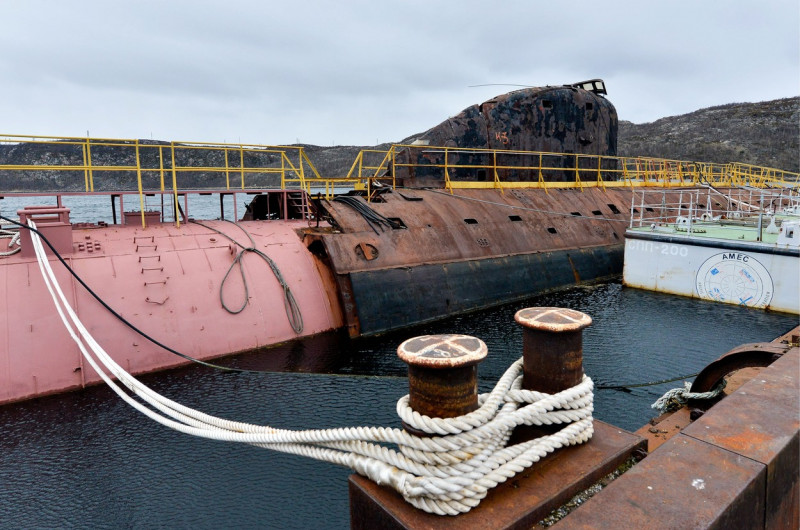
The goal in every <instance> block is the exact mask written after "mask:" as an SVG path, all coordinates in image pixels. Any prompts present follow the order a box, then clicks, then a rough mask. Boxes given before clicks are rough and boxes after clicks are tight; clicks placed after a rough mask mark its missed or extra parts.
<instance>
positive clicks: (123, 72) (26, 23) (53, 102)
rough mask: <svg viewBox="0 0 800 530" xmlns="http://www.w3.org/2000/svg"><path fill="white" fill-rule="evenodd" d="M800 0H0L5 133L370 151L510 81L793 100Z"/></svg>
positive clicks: (636, 94) (645, 101) (636, 114)
mask: <svg viewBox="0 0 800 530" xmlns="http://www.w3.org/2000/svg"><path fill="white" fill-rule="evenodd" d="M799 28H800V5H799V4H798V1H797V0H753V1H744V0H727V1H712V0H672V1H664V0H662V1H658V2H656V1H648V0H639V1H629V2H623V1H618V0H602V1H597V0H595V1H586V2H584V1H580V0H579V1H571V2H553V1H549V2H536V1H533V0H530V1H524V2H523V1H513V0H512V1H505V2H497V1H496V2H490V1H487V0H484V1H481V2H478V1H473V0H460V1H452V2H437V1H435V0H428V1H425V2H423V1H416V0H412V1H405V2H400V1H380V0H373V1H363V2H362V1H357V2H356V1H339V2H323V1H314V2H311V1H302V0H295V1H283V2H270V1H260V0H252V1H251V0H226V1H224V2H223V1H218V2H212V1H205V0H191V1H184V0H180V1H175V0H173V1H169V0H159V1H150V0H137V1H124V2H123V1H112V0H86V1H79V0H71V1H66V0H52V1H46V0H0V50H2V51H0V80H1V82H2V84H0V90H1V91H2V97H0V124H2V125H0V133H2V134H26V135H28V134H36V135H54V136H85V135H86V134H87V131H88V132H89V134H90V135H91V136H94V137H106V138H151V137H152V138H155V139H161V140H191V141H208V142H222V141H227V142H234V143H238V142H244V143H266V144H288V143H295V142H298V141H299V142H303V143H311V144H318V145H333V144H336V145H372V144H375V143H378V142H389V141H399V140H401V139H403V138H405V137H407V136H410V135H412V134H414V133H417V132H422V131H424V130H426V129H428V128H430V127H431V126H433V125H436V124H437V123H439V122H441V121H443V120H444V119H446V118H447V117H448V116H452V115H455V114H457V113H458V112H460V111H461V110H462V109H464V108H465V107H468V106H469V105H471V104H473V103H480V102H482V101H485V100H487V99H490V98H491V97H492V96H494V95H496V94H500V93H504V92H508V91H510V90H513V89H514V88H515V87H513V86H483V87H476V88H473V87H471V85H483V84H489V83H497V84H501V83H510V84H522V85H534V86H544V85H561V84H565V83H573V82H577V81H582V80H585V79H591V78H596V77H599V78H603V79H604V80H605V81H606V86H607V89H608V91H609V95H608V97H609V99H610V100H611V101H612V102H613V103H614V105H615V106H616V108H617V113H618V115H619V118H620V119H623V120H629V121H633V122H635V123H644V122H649V121H654V120H656V119H658V118H662V117H665V116H672V115H677V114H683V113H686V112H691V111H693V110H697V109H699V108H703V107H709V106H713V105H721V104H724V103H731V102H745V101H748V102H754V101H764V100H770V99H776V98H783V97H790V96H797V95H798V94H800V34H799V33H800V29H799Z"/></svg>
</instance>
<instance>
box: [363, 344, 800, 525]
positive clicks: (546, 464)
mask: <svg viewBox="0 0 800 530" xmlns="http://www.w3.org/2000/svg"><path fill="white" fill-rule="evenodd" d="M596 423H597V426H596V427H597V429H596V433H595V437H594V438H593V439H592V440H591V441H590V442H589V443H587V444H585V445H584V446H577V447H570V448H567V449H562V450H560V451H557V452H556V453H555V454H553V455H550V456H549V457H548V458H546V459H544V460H542V461H541V462H539V463H537V464H535V465H534V466H533V467H532V468H531V469H530V470H528V471H527V472H526V473H524V474H523V475H524V477H516V478H515V479H514V480H512V481H509V482H508V483H505V484H501V485H500V486H498V488H496V489H497V490H498V491H493V492H490V494H489V496H488V497H487V498H486V500H485V503H487V504H486V506H484V505H483V504H484V503H482V504H481V506H479V507H478V508H476V509H475V510H473V512H475V513H473V512H469V513H468V514H464V515H461V516H458V517H442V516H432V515H430V514H424V513H422V512H419V511H416V510H414V509H413V508H411V507H409V506H408V505H405V504H404V503H403V501H402V499H400V498H399V496H397V495H396V494H394V492H392V491H387V490H385V489H384V488H382V487H380V486H377V485H375V484H373V483H371V482H369V481H368V480H366V479H363V478H362V477H359V476H357V475H353V476H351V478H350V495H351V518H352V520H351V523H352V526H353V527H354V528H362V527H363V528H366V526H364V523H365V522H368V521H371V522H376V521H380V522H381V526H382V527H386V528H531V527H537V528H538V526H534V525H535V522H536V521H538V520H540V519H541V518H542V517H538V515H537V517H536V518H535V519H532V518H531V516H533V515H534V513H536V514H542V513H544V514H545V515H546V514H547V513H548V512H549V510H550V509H553V508H555V507H557V506H558V505H560V504H561V503H558V504H553V502H552V500H553V499H552V497H551V495H556V496H561V497H562V498H563V493H569V494H570V495H571V494H574V493H575V492H576V490H575V488H574V487H571V486H568V485H567V484H565V483H567V482H570V481H571V480H572V478H573V475H574V474H575V473H582V474H584V475H585V476H584V480H583V481H581V482H580V484H581V487H583V488H585V487H588V485H589V484H591V483H593V481H596V480H598V479H599V478H600V477H601V476H603V474H605V473H607V472H609V471H610V470H611V469H613V466H609V465H608V464H609V463H612V462H620V461H621V460H623V459H624V457H625V455H630V454H631V452H632V451H635V450H637V449H638V450H641V449H643V447H644V446H643V445H642V442H643V440H642V439H641V438H639V437H638V436H636V435H634V434H631V433H627V432H625V431H622V430H620V429H616V428H613V427H611V426H609V425H606V424H604V423H602V422H596ZM598 444H599V445H598ZM586 451H589V452H590V453H597V454H591V455H586V454H581V455H580V456H579V455H578V453H585V452H586ZM601 455H602V456H601ZM575 457H578V458H577V459H576V458H575ZM587 459H588V460H594V464H592V465H589V466H588V467H587V466H586V465H587V464H588V462H586V460H587ZM570 461H574V462H576V463H575V464H574V465H572V464H570ZM578 461H582V463H581V464H577V462H578ZM563 466H566V467H563ZM575 466H577V467H578V468H576V469H573V468H575ZM799 469H800V348H798V347H792V348H790V349H789V350H788V351H787V353H785V354H784V355H783V356H782V357H781V358H780V359H778V360H777V361H775V362H774V363H772V364H771V365H770V366H769V367H767V368H765V369H763V370H762V371H761V372H760V373H758V374H757V375H756V376H755V377H754V378H753V379H751V380H750V381H748V382H747V383H745V384H744V385H742V387H741V388H739V389H738V390H737V391H735V392H733V393H732V394H731V395H729V396H728V397H726V398H725V399H723V400H722V401H721V402H720V403H718V404H716V405H715V406H714V407H712V408H711V409H710V410H709V411H708V412H706V413H705V414H704V415H703V416H702V417H701V418H699V419H698V420H696V421H695V422H694V423H692V424H691V425H689V426H688V427H687V428H686V429H685V430H684V431H682V432H681V433H679V434H677V435H675V436H673V437H672V438H671V439H670V440H669V441H667V442H666V443H664V444H663V445H661V446H660V447H659V448H658V449H656V450H655V451H653V452H652V453H650V455H648V456H647V457H646V458H644V460H642V461H641V462H639V463H638V464H637V465H635V466H633V467H632V468H631V469H630V470H629V471H627V472H626V473H624V474H623V475H622V476H620V477H619V478H618V479H616V480H614V481H613V482H612V483H610V484H609V485H608V486H607V487H605V488H604V489H603V490H601V491H600V492H599V493H598V494H596V495H595V496H594V497H592V498H591V499H589V500H588V501H587V502H586V503H584V504H583V505H581V506H579V507H578V508H577V509H575V510H574V511H573V512H572V513H570V514H569V515H567V516H566V517H565V518H563V519H562V520H560V521H559V522H557V523H556V524H555V525H554V526H556V527H557V528H559V529H562V528H563V529H572V528H580V529H586V528H598V529H605V528H612V527H613V528H615V529H617V530H620V529H627V528H630V529H634V528H635V529H642V528H674V529H684V528H726V529H727V528H748V529H750V528H766V529H787V528H798V520H799V519H800V486H798V482H799V473H798V470H799ZM588 475H591V477H589V476H588ZM554 476H555V477H558V479H557V480H552V478H553V477H554ZM548 477H549V478H548ZM587 480H588V482H587ZM531 481H532V482H531ZM527 482H531V484H530V486H531V487H529V485H527ZM533 486H535V487H533ZM559 489H564V490H568V491H564V492H561V491H559ZM493 493H494V494H493ZM548 498H549V499H550V500H548ZM567 498H568V497H567ZM354 499H355V500H357V501H358V502H356V503H355V504H354V503H353V500H354ZM376 503H377V504H376ZM364 510H368V512H370V513H366V512H365V511H364ZM498 510H500V511H498ZM409 512H412V513H409Z"/></svg>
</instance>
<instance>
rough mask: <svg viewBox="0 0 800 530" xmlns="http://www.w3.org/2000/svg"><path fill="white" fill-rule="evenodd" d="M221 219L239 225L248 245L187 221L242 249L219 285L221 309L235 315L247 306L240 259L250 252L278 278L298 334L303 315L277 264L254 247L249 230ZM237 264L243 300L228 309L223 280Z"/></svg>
mask: <svg viewBox="0 0 800 530" xmlns="http://www.w3.org/2000/svg"><path fill="white" fill-rule="evenodd" d="M223 221H227V222H228V223H231V224H233V225H234V226H237V227H239V229H240V230H241V231H242V232H244V233H245V235H246V236H247V237H248V239H250V246H249V247H246V246H244V245H242V244H241V243H239V242H238V241H236V240H235V239H234V238H232V237H231V236H229V235H228V234H226V233H225V232H223V231H221V230H217V229H216V228H214V227H213V226H209V225H207V224H204V223H201V222H200V221H195V220H190V221H189V222H190V223H194V224H196V225H200V226H202V227H203V228H205V229H207V230H211V231H212V232H216V233H217V234H219V235H221V236H222V237H224V238H226V239H228V240H229V241H230V242H232V243H234V244H235V245H237V246H239V247H240V248H241V249H242V250H240V251H239V253H238V254H237V255H236V257H235V258H234V259H233V263H231V266H230V267H229V268H228V272H226V273H225V276H224V277H223V278H222V282H221V283H220V285H219V301H220V303H221V304H222V307H223V309H225V311H227V312H228V313H231V314H232V315H237V314H239V313H241V312H242V311H244V308H245V307H247V303H248V301H249V300H250V296H249V293H250V288H249V287H248V284H247V278H246V277H245V274H244V268H242V259H243V258H244V255H245V253H246V252H252V253H254V254H256V255H257V256H259V257H261V259H263V260H264V261H266V262H267V264H268V265H269V268H270V269H272V273H273V274H274V275H275V279H276V280H278V283H279V284H280V285H281V288H283V305H284V308H285V309H286V317H287V318H288V319H289V324H290V325H291V326H292V329H293V330H294V332H295V333H298V334H299V333H301V332H302V331H303V315H302V314H301V313H300V308H299V307H298V305H297V301H296V300H295V298H294V295H293V294H292V290H291V289H290V288H289V284H288V283H286V280H284V278H283V274H281V270H280V269H279V268H278V265H277V264H276V263H275V262H274V261H273V260H272V258H270V257H269V256H267V255H266V254H265V253H264V252H262V251H260V250H258V249H257V248H256V242H255V241H254V240H253V236H252V235H250V232H248V231H247V230H246V229H245V228H244V227H243V226H242V225H240V224H239V223H236V222H234V221H229V220H228V219H223ZM237 265H238V267H239V273H240V274H241V276H242V283H243V284H244V302H242V305H241V307H239V308H238V309H230V308H229V307H228V305H227V304H226V303H225V297H224V296H223V290H224V288H225V282H226V281H227V280H228V276H229V275H230V273H231V271H232V270H233V268H234V267H236V266H237Z"/></svg>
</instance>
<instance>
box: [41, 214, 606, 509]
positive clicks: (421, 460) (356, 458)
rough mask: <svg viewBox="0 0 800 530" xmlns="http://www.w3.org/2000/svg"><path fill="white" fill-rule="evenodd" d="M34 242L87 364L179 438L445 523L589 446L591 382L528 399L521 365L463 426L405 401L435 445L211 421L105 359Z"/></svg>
mask: <svg viewBox="0 0 800 530" xmlns="http://www.w3.org/2000/svg"><path fill="white" fill-rule="evenodd" d="M29 223H30V225H31V227H32V228H34V229H35V224H34V223H33V222H32V221H29ZM31 238H32V241H33V246H34V250H35V252H36V257H37V260H38V264H39V269H40V271H41V273H42V277H43V279H44V281H45V284H46V286H47V289H48V291H49V292H50V296H51V297H52V299H53V303H54V304H55V306H56V310H57V311H58V314H59V316H60V317H61V319H62V321H63V323H64V326H65V328H66V329H67V331H68V332H69V334H70V336H71V337H72V339H73V340H74V341H75V343H76V344H77V345H78V348H79V349H80V351H81V353H82V355H83V356H84V357H85V358H86V360H87V362H89V364H90V365H91V366H92V368H93V369H94V370H95V371H96V372H97V373H98V374H100V376H101V377H102V379H103V380H104V381H105V382H106V384H107V385H109V387H111V389H112V390H113V391H114V392H115V393H116V394H117V395H119V396H120V398H122V399H123V400H124V401H125V402H126V403H128V404H129V405H131V406H132V407H134V408H135V409H136V410H138V411H139V412H141V413H142V414H144V415H146V416H147V417H149V418H151V419H153V420H154V421H156V422H158V423H160V424H162V425H165V426H167V427H170V428H172V429H175V430H177V431H179V432H183V433H186V434H191V435H194V436H199V437H203V438H207V439H213V440H224V441H231V442H240V443H247V444H252V445H255V446H258V447H263V448H267V449H273V450H275V451H281V452H285V453H291V454H297V455H303V456H307V457H310V458H314V459H317V460H322V461H326V462H331V463H335V464H339V465H343V466H347V467H349V468H351V469H352V470H354V471H355V472H357V473H359V474H361V475H364V476H366V477H368V478H370V479H371V480H373V481H375V482H377V483H378V484H387V485H390V486H391V487H393V488H394V489H395V490H396V491H398V492H399V493H400V494H401V495H402V496H403V498H404V499H406V501H408V502H409V503H411V504H412V505H414V506H416V507H417V508H420V509H422V510H425V511H427V512H430V513H435V514H439V515H457V514H459V513H464V512H467V511H469V510H470V509H472V508H474V507H475V506H477V505H478V503H479V502H480V501H481V499H483V498H484V497H485V496H486V493H487V492H488V491H489V489H491V488H493V487H495V486H496V485H497V484H499V483H501V482H504V481H506V480H507V479H509V478H511V477H513V476H514V475H515V474H517V473H519V472H520V471H522V470H524V469H525V468H527V467H528V466H530V465H531V464H533V463H534V462H536V461H538V460H540V459H541V458H543V457H544V456H546V455H547V454H549V453H551V452H553V451H554V450H556V449H558V448H561V447H565V446H568V445H575V444H580V443H584V442H586V441H588V440H589V439H590V438H591V436H592V433H593V426H592V408H593V405H592V402H593V394H592V386H593V385H592V381H591V379H589V378H588V377H586V376H584V378H583V380H582V381H581V383H580V384H578V385H576V386H575V387H572V388H570V389H567V390H565V391H563V392H559V393H558V394H553V395H549V394H543V393H540V392H533V391H527V390H523V389H522V360H521V359H519V360H517V361H516V362H515V363H513V364H512V365H511V367H510V368H509V369H508V370H507V371H506V373H505V374H503V376H502V377H501V378H500V380H499V381H498V382H497V385H496V386H495V388H494V389H493V390H492V391H491V392H489V393H487V394H481V395H480V396H479V399H478V403H479V408H478V409H477V410H475V411H474V412H471V413H469V414H465V415H464V416H460V417H458V418H448V419H442V418H430V417H427V416H421V415H419V414H418V413H416V412H414V411H412V410H411V409H410V408H409V406H408V396H404V397H402V398H400V400H399V401H398V402H397V412H398V415H399V416H400V418H401V419H402V420H403V421H404V422H406V423H407V424H408V425H410V426H412V427H413V428H416V429H419V430H421V431H424V432H426V433H430V434H431V435H432V436H431V437H430V438H422V437H417V436H413V435H411V434H409V433H407V432H406V431H404V430H400V429H393V428H384V427H344V428H338V429H324V430H304V431H292V430H285V429H276V428H273V427H269V426H265V425H264V426H262V425H253V424H248V423H241V422H235V421H230V420H226V419H223V418H218V417H216V416H211V415H208V414H205V413H203V412H200V411H198V410H195V409H192V408H189V407H186V406H184V405H181V404H180V403H177V402H175V401H172V400H170V399H169V398H167V397H165V396H162V395H160V394H158V393H157V392H155V391H153V390H152V389H150V388H149V387H147V386H145V385H144V384H142V383H141V382H140V381H138V380H137V379H136V378H135V377H133V376H132V375H130V374H129V373H128V372H126V371H125V370H124V369H122V367H121V366H119V365H118V364H117V363H116V362H115V361H114V360H113V359H112V358H111V357H110V356H109V355H108V353H106V351H105V350H104V349H103V348H102V347H101V346H100V345H99V344H98V343H97V341H96V340H95V339H94V338H93V337H92V336H91V334H90V333H89V332H88V330H87V329H86V327H85V326H84V325H83V324H82V323H81V321H80V319H78V317H77V315H76V314H75V312H74V310H73V309H72V307H71V306H70V304H69V302H68V300H67V297H66V296H65V295H64V293H63V291H62V290H61V287H60V285H59V284H58V282H57V281H56V278H55V274H54V273H53V270H52V268H51V267H50V263H49V261H48V260H47V258H46V257H45V254H44V247H43V246H42V243H41V241H40V239H39V236H38V234H37V233H36V232H35V231H31ZM112 377H116V378H117V380H118V381H119V383H121V385H122V386H120V384H118V383H117V382H115V381H114V380H113V379H112ZM123 387H124V388H123ZM125 388H127V389H128V391H129V392H130V394H129V393H128V392H126V391H125ZM137 397H138V398H139V399H136V398H137ZM562 424H563V425H564V427H563V428H561V430H559V431H558V432H556V433H554V434H551V435H547V436H543V437H540V438H536V439H533V440H530V441H527V442H523V443H520V444H516V445H513V446H510V447H506V443H507V442H508V439H509V437H510V436H511V432H512V431H513V429H514V427H516V426H519V425H562ZM386 443H391V444H395V445H396V446H397V449H393V448H390V447H387V446H386V445H383V444H386Z"/></svg>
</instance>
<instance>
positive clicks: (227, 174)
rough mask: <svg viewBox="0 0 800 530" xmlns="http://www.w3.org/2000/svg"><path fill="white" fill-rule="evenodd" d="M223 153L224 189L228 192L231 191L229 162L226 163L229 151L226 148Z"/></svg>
mask: <svg viewBox="0 0 800 530" xmlns="http://www.w3.org/2000/svg"><path fill="white" fill-rule="evenodd" d="M224 151H225V189H226V190H228V191H229V190H230V189H231V166H230V162H229V161H228V152H229V149H228V148H227V147H226V148H225V149H224Z"/></svg>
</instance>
